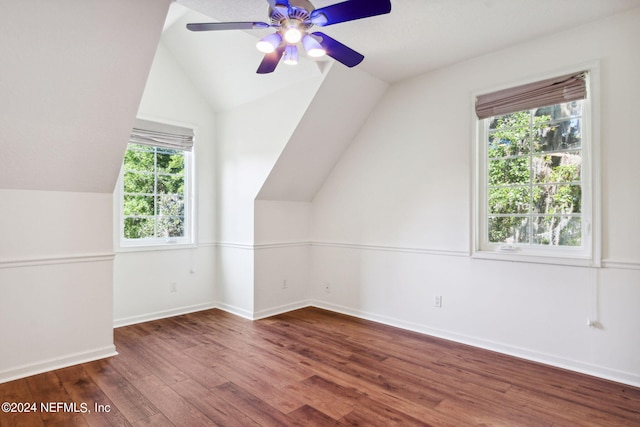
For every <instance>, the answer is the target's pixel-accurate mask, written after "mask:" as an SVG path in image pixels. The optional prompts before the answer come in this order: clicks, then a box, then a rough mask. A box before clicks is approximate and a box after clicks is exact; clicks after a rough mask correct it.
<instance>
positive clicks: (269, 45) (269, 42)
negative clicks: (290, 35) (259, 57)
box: [256, 33, 282, 53]
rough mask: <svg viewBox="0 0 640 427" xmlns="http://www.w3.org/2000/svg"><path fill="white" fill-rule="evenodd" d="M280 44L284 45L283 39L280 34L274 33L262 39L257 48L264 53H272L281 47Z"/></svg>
mask: <svg viewBox="0 0 640 427" xmlns="http://www.w3.org/2000/svg"><path fill="white" fill-rule="evenodd" d="M280 43H282V37H281V36H280V34H278V33H274V34H269V35H268V36H266V37H263V38H262V39H260V40H259V41H258V43H256V47H257V48H258V50H259V51H260V52H262V53H271V52H274V51H275V50H276V49H277V48H278V46H280Z"/></svg>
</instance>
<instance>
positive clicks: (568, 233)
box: [532, 216, 582, 246]
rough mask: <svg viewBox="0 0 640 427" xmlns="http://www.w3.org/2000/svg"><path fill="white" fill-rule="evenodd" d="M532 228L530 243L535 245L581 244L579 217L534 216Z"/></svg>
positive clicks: (580, 222)
mask: <svg viewBox="0 0 640 427" xmlns="http://www.w3.org/2000/svg"><path fill="white" fill-rule="evenodd" d="M533 230H534V231H533V239H532V240H533V242H532V243H533V244H536V245H550V246H580V245H582V221H581V219H580V218H579V217H560V216H540V217H535V218H534V220H533Z"/></svg>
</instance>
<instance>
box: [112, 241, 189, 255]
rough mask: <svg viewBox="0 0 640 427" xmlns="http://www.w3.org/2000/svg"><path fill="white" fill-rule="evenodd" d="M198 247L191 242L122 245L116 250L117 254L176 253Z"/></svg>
mask: <svg viewBox="0 0 640 427" xmlns="http://www.w3.org/2000/svg"><path fill="white" fill-rule="evenodd" d="M197 247H198V245H197V244H195V243H191V242H184V243H178V242H176V243H164V242H163V243H161V242H158V243H150V242H149V243H139V244H130V245H120V246H118V247H117V248H116V250H115V252H116V253H127V252H154V251H175V250H183V249H195V248H197Z"/></svg>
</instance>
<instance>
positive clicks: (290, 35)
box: [284, 26, 302, 44]
mask: <svg viewBox="0 0 640 427" xmlns="http://www.w3.org/2000/svg"><path fill="white" fill-rule="evenodd" d="M284 39H285V40H286V41H287V43H290V44H295V43H298V42H299V41H300V40H301V39H302V31H300V29H299V28H298V27H296V26H291V27H289V28H287V30H286V31H285V32H284Z"/></svg>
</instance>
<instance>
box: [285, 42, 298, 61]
mask: <svg viewBox="0 0 640 427" xmlns="http://www.w3.org/2000/svg"><path fill="white" fill-rule="evenodd" d="M282 61H283V62H284V63H285V64H287V65H296V64H297V63H298V48H297V47H296V46H291V45H289V46H287V47H286V48H285V50H284V59H283V60H282Z"/></svg>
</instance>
